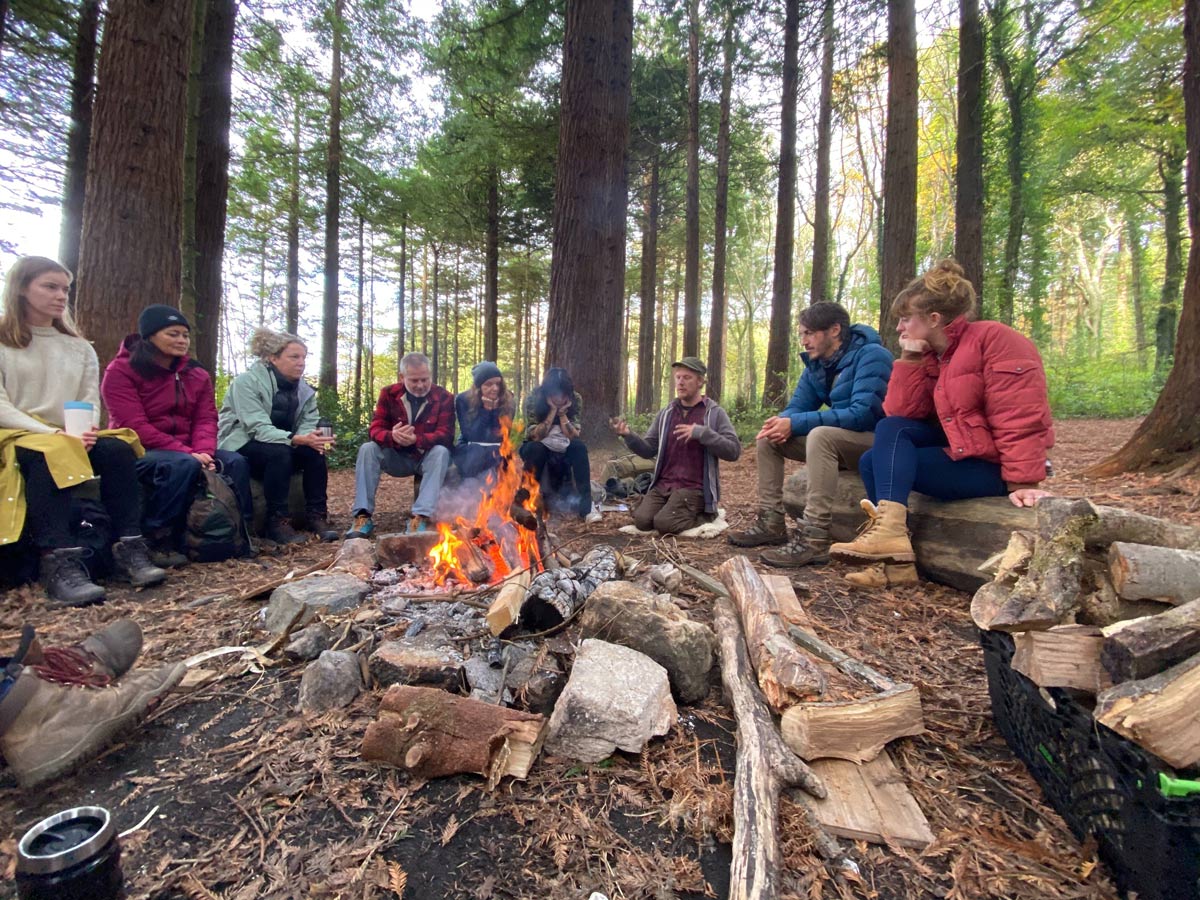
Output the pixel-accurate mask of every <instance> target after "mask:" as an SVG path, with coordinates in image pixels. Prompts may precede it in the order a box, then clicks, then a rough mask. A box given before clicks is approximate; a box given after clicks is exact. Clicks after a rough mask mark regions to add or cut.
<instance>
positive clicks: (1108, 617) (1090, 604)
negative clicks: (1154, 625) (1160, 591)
mask: <svg viewBox="0 0 1200 900" xmlns="http://www.w3.org/2000/svg"><path fill="white" fill-rule="evenodd" d="M1084 584H1085V585H1087V587H1088V588H1089V590H1087V591H1086V592H1085V593H1084V595H1083V596H1082V597H1081V598H1080V600H1079V612H1078V613H1076V615H1075V621H1076V622H1078V623H1079V624H1081V625H1098V626H1099V627H1101V628H1106V627H1107V626H1109V625H1114V624H1116V623H1117V622H1124V621H1127V620H1129V619H1140V618H1142V617H1143V616H1155V615H1158V614H1159V613H1161V612H1165V611H1166V610H1168V609H1170V608H1171V606H1170V604H1167V603H1159V602H1158V601H1157V600H1126V599H1124V598H1123V597H1121V596H1120V595H1119V594H1118V593H1117V589H1116V588H1115V587H1114V586H1113V583H1112V577H1111V576H1110V575H1109V574H1108V563H1107V561H1104V560H1099V559H1092V558H1088V559H1086V560H1084Z"/></svg>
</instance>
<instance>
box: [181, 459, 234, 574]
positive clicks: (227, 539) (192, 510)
mask: <svg viewBox="0 0 1200 900" xmlns="http://www.w3.org/2000/svg"><path fill="white" fill-rule="evenodd" d="M183 544H184V549H185V550H186V551H187V555H188V559H190V560H192V561H193V562H220V561H221V560H225V559H232V558H233V557H235V556H245V555H246V553H247V552H248V551H249V549H250V535H249V533H248V532H247V531H246V523H245V522H244V521H243V519H242V514H241V511H240V510H239V509H238V502H237V497H236V496H235V495H234V493H233V488H232V487H230V486H229V482H227V481H226V480H225V477H224V476H223V475H221V473H219V472H214V471H210V470H208V469H204V470H202V471H201V473H200V481H199V483H198V484H197V487H196V496H195V498H194V499H193V500H192V505H191V506H189V507H188V513H187V526H186V528H185V529H184V534H183Z"/></svg>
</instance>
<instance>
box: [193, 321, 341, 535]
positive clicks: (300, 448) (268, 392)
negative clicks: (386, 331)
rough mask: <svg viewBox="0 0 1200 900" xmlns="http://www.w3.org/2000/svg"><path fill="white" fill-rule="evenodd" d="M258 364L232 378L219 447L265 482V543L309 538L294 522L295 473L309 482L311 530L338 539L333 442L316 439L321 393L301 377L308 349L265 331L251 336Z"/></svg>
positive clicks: (285, 335)
mask: <svg viewBox="0 0 1200 900" xmlns="http://www.w3.org/2000/svg"><path fill="white" fill-rule="evenodd" d="M250 353H251V354H252V355H253V356H255V357H256V360H255V362H254V363H253V364H252V365H251V366H250V368H249V369H247V370H246V371H245V372H243V373H242V374H241V375H239V376H238V377H237V378H235V379H234V380H233V382H232V383H231V384H230V385H229V390H228V391H227V392H226V394H225V402H224V403H223V404H222V405H221V413H220V415H219V417H218V422H217V449H219V450H229V451H232V452H234V453H240V454H241V455H242V456H244V457H245V458H246V461H247V462H248V463H249V464H250V474H251V476H252V477H254V478H258V479H261V480H262V486H263V494H265V495H266V500H267V537H268V538H269V539H270V540H272V541H274V542H275V543H277V544H295V543H299V542H301V541H303V540H305V538H304V537H303V536H301V535H299V534H297V533H296V532H295V531H294V530H293V529H292V526H291V523H290V522H289V520H288V491H289V489H290V487H291V480H292V472H293V471H297V470H298V471H300V472H301V473H302V474H303V478H304V509H305V512H306V514H307V519H308V522H307V525H308V530H309V531H312V532H315V533H316V534H317V536H318V537H319V538H320V539H321V540H323V541H334V540H337V537H338V534H337V532H336V531H334V530H333V529H332V528H330V527H329V514H328V510H327V507H326V497H325V494H326V486H327V484H328V481H329V470H328V469H327V467H326V465H325V451H326V450H327V449H328V448H329V447H331V446H332V445H333V442H334V439H333V438H332V437H323V436H321V435H319V434H317V433H316V427H317V420H318V416H317V392H316V391H314V390H313V389H312V387H311V386H310V385H309V384H308V382H306V381H305V380H304V379H303V378H302V377H301V376H303V375H304V363H305V360H306V359H307V357H308V347H307V346H305V343H304V341H302V340H301V339H300V338H299V337H297V336H296V335H294V334H288V333H287V332H283V331H272V330H271V329H269V328H259V329H258V330H256V331H255V332H254V334H253V335H252V336H251V338H250Z"/></svg>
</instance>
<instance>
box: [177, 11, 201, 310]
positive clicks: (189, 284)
mask: <svg viewBox="0 0 1200 900" xmlns="http://www.w3.org/2000/svg"><path fill="white" fill-rule="evenodd" d="M207 17H208V0H192V40H191V53H190V58H189V60H188V92H187V126H186V128H185V131H184V151H183V216H182V219H181V222H180V228H181V234H180V241H181V247H180V256H179V261H180V265H181V267H182V268H181V284H180V291H179V298H178V300H177V303H176V305H177V306H178V307H179V309H180V310H181V311H182V312H183V314H184V315H185V316H187V317H188V319H193V320H194V319H195V317H196V135H197V133H198V132H199V129H200V60H201V58H202V57H203V56H204V20H205V19H206V18H207Z"/></svg>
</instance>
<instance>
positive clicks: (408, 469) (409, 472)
mask: <svg viewBox="0 0 1200 900" xmlns="http://www.w3.org/2000/svg"><path fill="white" fill-rule="evenodd" d="M449 467H450V450H449V448H447V447H443V446H442V445H441V444H438V445H437V446H436V447H432V448H430V449H429V450H428V451H427V452H426V453H425V455H424V456H423V457H420V458H418V457H417V456H416V455H415V454H410V453H401V452H399V451H397V450H393V449H392V448H391V447H383V446H380V445H379V444H377V443H375V442H374V441H368V442H367V443H365V444H363V445H362V446H361V447H359V448H358V460H357V462H355V463H354V505H353V506H352V507H351V509H350V513H351V515H353V514H354V513H357V512H358V511H359V510H360V509H361V510H366V512H367V515H371V514H372V513H374V512H375V492H376V491H377V490H379V479H380V478H381V477H382V475H383V473H385V472H386V473H387V474H388V475H391V476H393V477H395V478H412V477H413V476H414V475H417V474H418V473H419V474H420V476H421V490H420V493H418V494H417V500H416V502H415V503H413V507H412V514H413V515H414V516H426V517H427V518H433V514H434V511H435V510H436V509H437V500H438V494H439V493H441V490H442V482H443V481H444V480H445V478H446V470H447V469H448V468H449Z"/></svg>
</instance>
